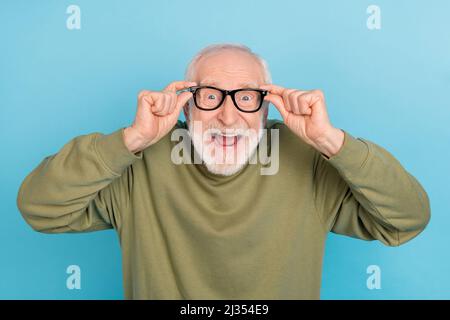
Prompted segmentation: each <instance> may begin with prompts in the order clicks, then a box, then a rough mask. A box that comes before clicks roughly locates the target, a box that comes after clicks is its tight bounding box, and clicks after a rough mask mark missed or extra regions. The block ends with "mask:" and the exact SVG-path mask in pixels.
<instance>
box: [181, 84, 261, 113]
mask: <svg viewBox="0 0 450 320" xmlns="http://www.w3.org/2000/svg"><path fill="white" fill-rule="evenodd" d="M204 88H209V89H215V90H218V91H220V92H221V93H222V100H221V101H220V103H219V104H218V105H217V107H214V108H212V109H207V108H202V107H199V106H198V104H197V90H198V89H204ZM185 91H189V92H191V93H192V95H193V97H194V104H195V106H196V107H197V108H199V109H200V110H204V111H214V110H217V109H219V108H220V107H221V106H222V104H223V102H224V101H225V99H226V97H227V96H228V95H229V96H230V97H231V100H232V101H233V105H234V106H235V107H236V109H238V110H239V111H241V112H245V113H254V112H258V111H259V110H260V109H261V107H262V104H263V102H264V97H265V96H266V95H267V94H268V93H269V91H268V90H262V89H257V88H241V89H235V90H223V89H219V88H216V87H213V86H193V87H189V88H186V89H185ZM240 91H256V92H259V93H260V96H261V101H260V103H259V106H258V108H257V109H255V110H253V111H247V110H243V109H241V108H240V107H239V106H238V104H237V103H236V99H235V95H236V93H237V92H240Z"/></svg>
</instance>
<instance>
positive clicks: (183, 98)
mask: <svg viewBox="0 0 450 320" xmlns="http://www.w3.org/2000/svg"><path fill="white" fill-rule="evenodd" d="M190 98H192V92H189V91H186V92H182V93H180V94H179V95H178V96H177V104H176V106H175V110H174V111H179V110H181V108H183V106H184V105H185V104H186V102H188V101H189V99H190Z"/></svg>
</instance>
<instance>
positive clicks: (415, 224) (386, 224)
mask: <svg viewBox="0 0 450 320" xmlns="http://www.w3.org/2000/svg"><path fill="white" fill-rule="evenodd" d="M344 134H345V136H344V144H343V146H342V147H341V149H340V150H339V152H338V153H337V154H335V155H333V156H332V157H330V158H326V157H325V156H323V155H322V154H320V153H317V154H316V157H315V162H314V186H315V189H314V192H315V194H314V200H315V204H316V208H317V212H318V214H319V216H320V218H321V220H322V222H323V224H324V225H325V231H332V232H334V233H337V234H343V235H347V236H351V237H355V238H359V239H364V240H379V241H381V242H383V243H384V244H386V245H389V246H398V245H400V244H402V243H405V242H406V241H409V240H410V239H412V238H414V237H415V236H417V235H418V234H419V233H420V232H421V231H422V230H423V229H424V228H425V226H426V225H427V224H428V222H429V219H430V203H429V199H428V196H427V194H426V192H425V190H424V189H423V188H422V186H421V185H420V183H419V182H418V181H417V180H416V179H415V178H414V177H413V176H412V175H411V174H409V173H408V172H407V171H406V170H405V169H404V168H403V167H402V165H401V164H400V163H399V161H398V160H396V159H395V158H394V157H393V156H392V155H391V154H390V153H389V152H388V151H386V150H385V149H383V148H382V147H380V146H378V145H376V144H375V143H372V142H370V141H367V140H365V139H360V138H354V137H353V136H352V135H350V134H349V133H348V132H346V131H344Z"/></svg>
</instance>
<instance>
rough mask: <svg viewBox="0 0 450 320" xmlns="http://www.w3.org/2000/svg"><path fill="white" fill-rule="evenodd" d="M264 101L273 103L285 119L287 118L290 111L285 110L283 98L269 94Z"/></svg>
mask: <svg viewBox="0 0 450 320" xmlns="http://www.w3.org/2000/svg"><path fill="white" fill-rule="evenodd" d="M264 100H266V101H269V102H271V103H272V104H273V105H274V106H275V108H277V109H278V111H279V112H280V114H281V117H283V119H286V118H287V116H288V114H289V111H287V110H286V108H285V105H284V102H283V98H281V97H280V96H279V95H275V94H268V95H267V96H265V98H264Z"/></svg>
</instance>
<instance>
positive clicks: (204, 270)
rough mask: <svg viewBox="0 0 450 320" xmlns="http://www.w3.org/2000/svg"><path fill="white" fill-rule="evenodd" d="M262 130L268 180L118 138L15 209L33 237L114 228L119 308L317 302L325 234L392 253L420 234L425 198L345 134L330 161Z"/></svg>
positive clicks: (87, 151) (77, 147) (47, 177)
mask: <svg viewBox="0 0 450 320" xmlns="http://www.w3.org/2000/svg"><path fill="white" fill-rule="evenodd" d="M266 127H267V128H268V129H279V131H278V132H279V170H278V172H277V173H276V174H273V175H262V174H261V167H262V166H263V164H261V163H260V161H258V162H257V164H248V165H246V166H245V167H244V169H242V170H241V171H239V172H238V173H236V174H234V175H232V176H220V175H216V174H213V173H210V172H209V171H207V170H206V168H205V167H204V165H202V164H175V163H173V161H172V160H171V152H172V149H173V148H174V146H175V145H177V144H179V142H178V141H172V140H171V133H169V134H167V135H166V136H165V137H164V138H163V139H162V140H160V141H159V142H157V143H156V144H154V145H152V146H150V147H149V148H147V149H145V150H143V151H140V152H138V153H136V154H134V153H131V152H130V151H129V150H128V149H127V148H126V146H125V144H124V140H123V129H124V128H121V129H118V130H116V131H114V132H112V133H110V134H101V133H98V132H95V133H92V134H87V135H81V136H78V137H76V138H74V139H72V140H71V141H69V142H68V143H67V144H66V145H64V146H63V147H62V148H61V150H59V152H57V153H56V154H53V155H50V156H48V157H46V158H44V159H43V161H42V162H41V163H40V164H39V165H38V166H37V167H36V168H35V169H34V170H33V171H32V172H31V173H30V174H29V175H28V176H27V177H26V178H25V180H24V181H23V182H22V184H21V186H20V189H19V193H18V197H17V204H18V208H19V210H20V212H21V213H22V215H23V217H24V219H25V220H26V222H27V223H28V224H29V225H31V227H32V228H33V229H34V230H36V231H39V232H44V233H62V232H89V231H96V230H103V229H110V228H114V229H115V230H116V231H117V234H118V237H119V240H120V246H121V250H122V269H123V283H124V289H125V298H126V299H318V298H320V286H321V283H320V282H321V274H322V259H323V253H324V244H325V239H326V235H327V233H328V232H329V231H331V232H334V233H338V234H343V235H347V236H350V237H355V238H359V239H364V240H379V241H381V242H382V243H384V244H386V245H389V246H398V245H400V244H402V243H404V242H406V241H408V240H410V239H412V238H413V237H415V236H417V235H418V234H419V233H420V232H421V231H422V230H423V229H424V228H425V226H426V225H427V223H428V221H429V219H430V205H429V199H428V196H427V194H426V192H425V191H424V189H423V188H422V187H421V185H420V184H419V182H418V181H417V180H416V179H415V178H414V177H413V176H412V175H411V174H409V173H408V172H407V171H406V170H405V169H404V168H403V167H402V166H401V164H400V163H399V162H398V161H397V160H396V159H395V158H394V157H393V156H392V155H391V154H390V153H389V152H387V151H386V150H385V149H383V148H382V147H380V146H378V145H377V144H375V143H373V142H370V141H367V140H365V139H361V138H358V139H357V138H355V137H353V136H352V135H350V134H349V133H348V132H346V131H344V133H345V139H344V144H343V146H342V148H341V149H340V150H339V152H338V153H337V154H336V155H334V156H332V157H330V158H329V159H328V158H326V157H325V156H323V155H322V154H321V153H319V152H317V151H316V150H315V149H314V148H312V147H311V146H309V145H307V144H306V143H304V142H303V141H301V140H300V138H298V137H297V136H295V135H294V134H293V133H292V132H291V131H290V130H289V129H288V128H287V127H286V125H285V124H284V123H283V122H281V121H278V120H269V121H268V123H267V125H266ZM175 128H178V129H179V128H186V123H185V122H182V121H178V123H177V125H176V126H175V127H174V129H175ZM268 141H270V139H268ZM92 245H95V244H94V243H93V244H92ZM93 258H94V257H93Z"/></svg>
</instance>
